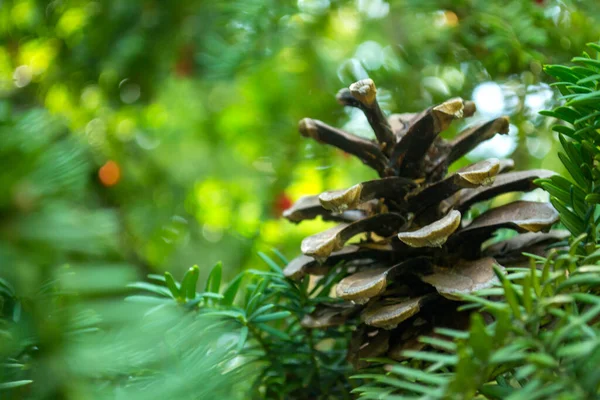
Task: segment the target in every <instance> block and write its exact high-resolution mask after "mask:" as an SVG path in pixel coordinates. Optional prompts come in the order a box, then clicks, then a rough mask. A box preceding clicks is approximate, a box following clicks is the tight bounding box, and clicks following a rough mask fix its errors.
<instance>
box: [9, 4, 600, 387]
mask: <svg viewBox="0 0 600 400" xmlns="http://www.w3.org/2000/svg"><path fill="white" fill-rule="evenodd" d="M599 17H600V8H599V7H598V5H597V1H595V0H579V1H576V0H513V1H498V2H494V1H489V0H396V1H393V0H390V1H384V0H352V1H350V0H297V1H292V0H229V1H217V0H212V1H199V0H188V1H160V0H126V1H125V0H112V1H111V0H105V1H76V0H62V1H61V0H55V1H35V0H14V1H10V0H0V161H1V162H2V164H1V165H2V169H1V170H0V277H2V278H3V279H5V281H6V282H9V283H10V284H11V286H12V287H14V288H15V291H16V292H18V293H19V295H18V296H17V297H18V299H19V300H18V301H13V302H12V303H11V301H12V300H10V301H9V300H6V301H4V300H3V303H0V311H2V312H1V313H0V314H3V315H4V316H5V317H7V318H10V319H11V320H14V321H19V320H20V318H21V317H20V316H21V313H22V312H23V314H28V315H33V317H32V318H31V319H30V320H28V321H29V322H28V324H29V325H28V327H27V329H31V330H32V331H36V332H38V335H39V336H40V337H39V338H36V340H32V341H31V343H34V342H35V343H50V344H52V345H53V346H56V347H57V348H58V347H59V344H57V340H56V338H57V337H60V331H61V329H63V328H64V326H63V324H64V323H65V321H71V322H72V320H71V319H70V317H67V316H61V315H60V314H59V317H56V318H53V319H51V318H48V315H54V314H52V312H55V311H56V310H60V307H59V306H61V305H62V303H60V302H61V301H65V302H67V303H68V301H70V300H64V299H63V298H60V297H59V298H58V299H55V298H53V299H54V300H53V301H48V302H43V301H42V302H40V301H39V299H40V298H44V296H45V295H46V294H47V291H48V287H49V286H48V282H51V283H52V282H54V283H55V282H59V284H58V289H56V287H55V286H52V287H53V289H52V290H54V291H56V290H58V292H59V293H71V292H72V291H75V292H77V293H78V294H81V293H85V294H86V296H89V297H90V298H92V299H96V298H103V297H111V296H114V295H115V294H122V293H124V290H125V289H124V288H125V284H126V283H129V282H131V281H133V280H136V279H142V278H143V277H144V276H145V275H146V274H148V273H156V272H159V273H160V272H163V271H167V270H168V271H171V272H173V274H174V275H175V276H181V275H182V273H183V271H185V270H187V268H189V267H190V266H191V265H193V264H198V265H199V266H200V273H201V280H202V276H206V274H207V272H208V270H209V267H211V266H212V265H214V264H215V263H216V262H217V261H223V265H224V270H223V271H224V280H225V281H227V280H229V279H231V278H232V277H233V276H234V275H235V274H236V273H237V272H239V271H241V270H244V269H248V268H257V269H266V267H265V266H264V263H263V261H262V260H261V259H260V258H258V256H257V252H259V251H267V252H268V251H271V249H278V250H280V251H281V252H282V253H283V254H285V255H286V256H287V257H289V258H292V257H293V256H294V255H296V254H297V253H298V247H299V243H300V241H301V239H302V238H303V237H305V236H307V235H309V234H311V233H314V232H317V231H320V230H322V229H323V228H324V227H325V224H326V223H324V222H321V221H320V220H319V221H314V222H304V223H302V224H300V225H298V226H295V225H293V224H291V223H289V222H287V221H285V220H283V219H281V218H280V216H281V213H282V211H283V210H284V209H286V208H287V207H289V206H290V205H291V204H292V203H293V202H294V201H295V200H297V199H298V198H299V197H300V196H302V195H304V194H316V193H319V192H321V191H323V190H325V189H337V188H343V187H347V186H350V185H352V184H354V183H356V182H359V181H361V180H366V179H369V178H371V177H374V175H373V173H372V172H371V171H369V170H367V169H366V168H364V167H363V166H362V165H361V164H360V162H358V161H357V160H354V159H351V158H349V157H347V156H346V155H345V154H343V153H341V152H339V151H337V150H335V149H333V148H328V147H324V146H318V145H316V144H315V143H314V142H311V141H308V140H304V139H303V138H302V137H301V136H300V135H299V134H298V133H297V129H296V127H297V121H298V120H300V119H301V118H303V117H306V116H310V117H312V118H315V119H321V120H323V121H325V122H327V123H329V124H331V125H334V126H340V127H343V128H344V129H347V130H349V131H352V132H354V133H357V134H359V135H362V136H366V137H372V135H373V134H372V132H371V131H370V129H369V127H368V124H367V121H366V119H365V118H364V116H362V115H361V114H360V112H357V111H356V110H353V109H348V108H347V109H344V108H343V107H341V106H339V105H338V104H337V103H336V101H335V94H336V92H337V91H338V90H339V89H340V88H342V87H347V86H348V85H349V84H350V83H352V82H354V81H356V80H358V79H362V78H367V77H370V78H372V79H374V80H375V82H376V84H377V86H378V88H379V92H378V98H379V102H380V104H381V106H382V108H383V109H384V112H386V113H390V112H414V111H419V110H421V109H423V108H425V107H428V106H430V105H432V104H435V103H436V102H441V101H443V100H445V99H447V98H450V97H455V96H461V97H463V98H472V99H473V100H474V101H475V102H476V104H477V106H478V110H479V111H478V113H477V114H476V115H475V117H474V118H472V119H471V120H470V121H465V122H464V123H461V124H462V125H461V124H455V126H454V127H453V128H452V129H451V130H450V131H449V132H448V133H447V134H448V135H453V134H455V133H456V132H457V131H458V130H459V129H460V128H461V127H464V126H465V124H471V123H474V122H476V121H478V120H481V119H484V118H490V117H495V116H499V115H503V114H505V115H509V116H510V117H511V122H512V125H511V131H510V134H509V135H506V136H503V137H496V138H494V140H492V141H490V142H489V143H486V144H484V145H483V146H482V147H479V148H477V149H475V150H474V151H473V152H472V153H471V154H470V155H469V159H470V160H477V159H481V158H485V157H490V156H496V157H512V158H514V159H515V160H516V161H517V167H518V169H526V168H537V167H543V168H548V169H553V170H555V171H558V172H562V171H561V169H560V168H561V166H560V163H559V160H558V157H557V155H556V153H557V147H558V143H557V139H556V137H555V136H554V134H552V133H551V131H550V129H549V126H550V123H551V121H548V120H547V119H544V118H541V117H540V116H539V115H538V114H537V112H538V111H540V110H542V109H549V108H551V107H552V106H553V104H554V102H555V98H556V96H554V90H553V88H551V87H550V86H549V85H548V84H547V83H546V82H547V81H550V79H549V78H548V77H547V76H545V75H544V73H543V71H542V67H543V65H544V64H547V63H566V62H568V60H569V59H570V58H571V57H572V56H573V55H578V54H580V53H581V52H582V51H583V50H584V46H585V44H586V43H587V42H590V41H597V40H598V38H599V35H600V25H599V24H598V21H599ZM533 196H538V197H543V196H544V194H543V193H539V192H538V193H534V194H533ZM0 283H1V282H0ZM11 290H12V289H6V288H4V289H3V286H2V285H0V292H2V291H4V292H9V291H11ZM4 292H3V293H4ZM5 294H6V293H5ZM13 295H14V293H13V294H10V293H9V295H8V296H7V298H13V297H11V296H13ZM0 299H2V298H0ZM28 299H29V301H28ZM57 302H58V303H59V304H57ZM74 304H77V302H74ZM22 309H23V310H22ZM123 312H124V313H125V311H123ZM120 318H122V316H121V317H120ZM87 323H89V321H88V322H87ZM85 326H87V325H86V324H83V325H81V326H78V325H77V323H74V324H73V326H71V328H72V329H75V330H76V329H86V328H85ZM32 327H33V328H32ZM0 328H1V327H0ZM0 332H2V331H1V329H0ZM27 332H29V331H27ZM22 343H23V342H21V344H22ZM22 346H25V347H27V346H28V344H27V342H26V344H25V345H23V344H22ZM9 347H10V346H9ZM9 347H1V348H0V349H1V350H2V352H3V354H5V353H6V351H7V350H6V349H7V348H9ZM50 347H52V346H50ZM29 350H31V349H29ZM29 350H27V353H28V354H29ZM11 351H12V350H11ZM9 353H10V352H9ZM11 354H12V353H11ZM90 354H92V353H90ZM88 356H89V354H88ZM107 357H108V355H107ZM84 359H85V357H84ZM44 371H45V372H44V373H49V372H48V371H52V368H49V369H46V370H44ZM50 374H51V373H50ZM43 378H44V379H45V380H46V381H48V382H51V381H52V379H51V378H49V377H48V376H44V377H43ZM48 390H49V391H50V392H51V391H52V390H53V389H51V388H50V389H48Z"/></svg>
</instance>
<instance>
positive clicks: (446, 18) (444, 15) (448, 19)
mask: <svg viewBox="0 0 600 400" xmlns="http://www.w3.org/2000/svg"><path fill="white" fill-rule="evenodd" d="M434 25H435V26H437V27H438V28H444V27H449V28H452V27H455V26H456V25H458V16H457V15H456V14H455V13H454V12H452V11H436V12H435V14H434Z"/></svg>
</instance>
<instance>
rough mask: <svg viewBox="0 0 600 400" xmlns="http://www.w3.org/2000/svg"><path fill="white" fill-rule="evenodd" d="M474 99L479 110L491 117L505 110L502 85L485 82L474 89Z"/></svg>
mask: <svg viewBox="0 0 600 400" xmlns="http://www.w3.org/2000/svg"><path fill="white" fill-rule="evenodd" d="M473 101H474V102H475V105H476V106H477V111H479V112H480V113H482V114H484V115H485V116H489V117H492V116H494V117H496V116H500V115H501V114H502V111H504V94H503V93H502V88H501V87H500V85H498V84H497V83H494V82H484V83H482V84H480V85H477V87H476V88H475V89H474V90H473Z"/></svg>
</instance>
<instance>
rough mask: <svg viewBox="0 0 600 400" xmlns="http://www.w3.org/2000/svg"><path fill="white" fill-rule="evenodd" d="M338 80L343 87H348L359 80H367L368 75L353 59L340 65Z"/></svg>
mask: <svg viewBox="0 0 600 400" xmlns="http://www.w3.org/2000/svg"><path fill="white" fill-rule="evenodd" d="M337 75H338V78H340V81H342V83H344V84H345V85H348V86H349V85H350V84H352V83H354V82H356V81H359V80H361V79H367V78H368V77H369V74H368V73H367V70H366V69H365V67H363V65H362V64H361V63H360V61H358V60H357V59H355V58H351V59H349V60H346V61H344V62H343V63H342V65H340V67H339V68H338V71H337Z"/></svg>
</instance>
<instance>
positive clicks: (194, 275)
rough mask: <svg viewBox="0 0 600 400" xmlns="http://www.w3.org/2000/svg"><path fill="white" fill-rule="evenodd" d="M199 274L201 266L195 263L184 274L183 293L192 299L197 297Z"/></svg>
mask: <svg viewBox="0 0 600 400" xmlns="http://www.w3.org/2000/svg"><path fill="white" fill-rule="evenodd" d="M199 275H200V268H198V266H197V265H194V266H193V267H191V268H190V269H188V270H187V271H186V273H185V275H184V276H183V281H182V282H181V293H183V294H184V295H185V296H184V297H185V298H188V299H190V300H193V299H195V298H196V284H197V283H198V277H199Z"/></svg>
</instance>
